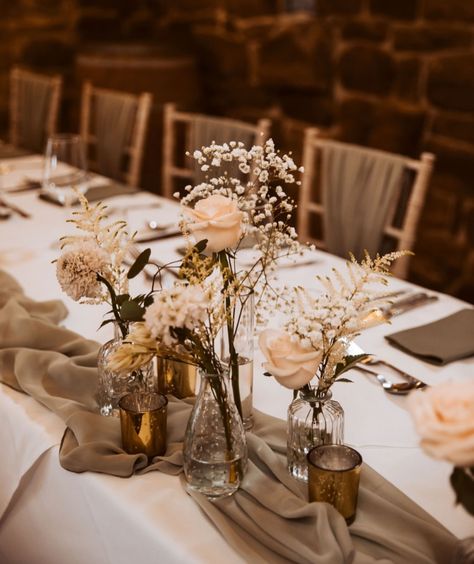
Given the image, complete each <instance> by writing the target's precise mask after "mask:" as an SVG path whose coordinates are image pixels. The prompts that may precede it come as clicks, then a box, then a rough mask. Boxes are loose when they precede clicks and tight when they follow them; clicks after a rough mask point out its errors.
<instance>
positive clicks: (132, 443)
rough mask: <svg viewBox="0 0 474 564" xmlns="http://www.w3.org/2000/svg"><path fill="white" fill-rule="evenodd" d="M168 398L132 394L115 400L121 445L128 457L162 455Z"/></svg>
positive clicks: (140, 393) (164, 443)
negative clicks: (142, 454)
mask: <svg viewBox="0 0 474 564" xmlns="http://www.w3.org/2000/svg"><path fill="white" fill-rule="evenodd" d="M167 405H168V399H167V398H166V396H164V395H162V394H156V393H154V392H133V393H130V394H127V395H125V396H123V397H122V398H121V399H120V401H119V408H120V426H121V429H122V446H123V448H124V450H125V451H126V452H128V453H129V454H137V453H144V454H146V455H147V456H148V458H153V457H154V456H157V455H160V454H164V453H165V452H166V417H167Z"/></svg>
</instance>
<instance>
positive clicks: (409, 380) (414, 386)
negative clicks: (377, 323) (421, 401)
mask: <svg viewBox="0 0 474 564" xmlns="http://www.w3.org/2000/svg"><path fill="white" fill-rule="evenodd" d="M347 353H348V354H349V355H361V354H365V355H366V357H365V358H364V359H363V360H361V361H360V362H359V363H358V364H357V365H356V366H355V368H356V369H357V370H361V371H362V372H366V373H367V374H371V375H372V376H375V377H376V378H377V380H378V381H379V382H380V383H381V384H382V386H383V388H384V390H385V391H386V392H388V393H392V394H407V393H408V392H410V391H411V390H419V389H422V388H426V387H427V386H428V384H425V382H423V381H422V380H419V379H418V378H415V377H414V376H411V374H408V373H407V372H405V371H403V370H401V369H400V368H398V367H396V366H394V365H393V364H390V363H389V362H387V361H385V360H383V359H381V358H379V357H376V356H375V355H371V354H366V353H365V352H364V351H363V349H362V348H361V347H359V345H357V344H356V343H354V342H351V343H350V345H349V347H348V348H347ZM362 365H364V366H362ZM367 365H368V366H377V365H383V366H386V367H388V368H391V369H392V370H395V371H396V372H397V373H398V374H400V376H402V378H404V379H405V380H406V382H401V383H393V382H391V381H390V380H389V379H388V378H386V377H385V376H384V375H383V374H380V373H379V372H377V371H375V370H372V369H370V368H367Z"/></svg>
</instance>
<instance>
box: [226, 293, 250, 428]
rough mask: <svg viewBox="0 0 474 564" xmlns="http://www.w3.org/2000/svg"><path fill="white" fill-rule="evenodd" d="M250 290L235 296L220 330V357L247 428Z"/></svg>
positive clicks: (248, 418)
mask: <svg viewBox="0 0 474 564" xmlns="http://www.w3.org/2000/svg"><path fill="white" fill-rule="evenodd" d="M254 303H255V302H254V295H253V293H252V292H249V293H247V294H243V295H241V296H239V297H238V298H236V299H235V302H234V303H233V306H232V308H231V315H230V316H229V318H228V325H227V326H225V327H224V329H223V331H222V346H221V358H222V360H223V362H224V363H225V364H226V365H227V367H228V368H229V372H230V379H231V384H232V390H233V394H234V400H235V403H236V405H237V407H238V408H239V406H240V409H241V414H242V422H243V424H244V429H245V430H246V431H248V430H250V429H251V428H252V427H253V415H252V411H253V356H254V332H255V311H254Z"/></svg>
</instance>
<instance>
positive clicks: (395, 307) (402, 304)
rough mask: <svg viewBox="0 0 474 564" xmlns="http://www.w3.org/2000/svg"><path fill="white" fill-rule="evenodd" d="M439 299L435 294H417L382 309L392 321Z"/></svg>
mask: <svg viewBox="0 0 474 564" xmlns="http://www.w3.org/2000/svg"><path fill="white" fill-rule="evenodd" d="M437 299H438V296H435V295H434V294H433V295H429V294H427V293H426V292H416V293H415V294H411V295H409V296H407V297H405V298H401V299H399V300H396V301H395V302H393V303H392V304H390V305H388V306H385V307H383V308H380V309H381V311H382V313H383V314H384V315H385V316H386V318H387V319H390V318H391V317H395V316H397V315H400V314H401V313H405V312H406V311H410V310H412V309H415V308H417V307H420V306H422V305H425V304H427V303H430V302H434V301H436V300H437Z"/></svg>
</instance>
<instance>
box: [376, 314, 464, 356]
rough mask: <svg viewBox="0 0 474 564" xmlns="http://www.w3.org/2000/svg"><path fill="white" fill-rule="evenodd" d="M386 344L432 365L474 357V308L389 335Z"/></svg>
mask: <svg viewBox="0 0 474 564" xmlns="http://www.w3.org/2000/svg"><path fill="white" fill-rule="evenodd" d="M385 338H386V339H387V341H388V342H389V343H390V344H391V345H394V346H396V347H398V348H399V349H402V350H403V351H404V352H406V353H408V354H412V355H413V356H416V357H418V358H421V360H425V361H426V362H429V363H431V364H437V365H440V366H442V365H444V364H448V363H449V362H453V361H455V360H461V359H462V358H467V357H469V356H472V355H474V309H462V310H460V311H457V312H456V313H453V314H452V315H449V316H448V317H443V319H439V320H438V321H434V322H433V323H427V324H426V325H419V326H418V327H414V328H412V329H406V330H405V331H399V332H398V333H392V334H391V335H386V336H385Z"/></svg>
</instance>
